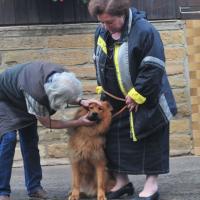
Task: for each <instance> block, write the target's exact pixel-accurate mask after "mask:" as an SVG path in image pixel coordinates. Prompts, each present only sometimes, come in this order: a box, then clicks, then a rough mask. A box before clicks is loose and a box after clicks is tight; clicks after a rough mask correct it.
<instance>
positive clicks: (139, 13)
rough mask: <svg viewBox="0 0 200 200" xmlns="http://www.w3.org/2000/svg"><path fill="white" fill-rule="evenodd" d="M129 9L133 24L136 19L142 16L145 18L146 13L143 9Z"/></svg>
mask: <svg viewBox="0 0 200 200" xmlns="http://www.w3.org/2000/svg"><path fill="white" fill-rule="evenodd" d="M130 9H131V11H132V15H133V19H132V20H133V22H132V23H133V24H135V22H136V21H137V20H139V19H142V18H144V19H146V18H147V16H146V13H145V12H144V11H138V10H137V9H136V8H134V7H131V8H130Z"/></svg>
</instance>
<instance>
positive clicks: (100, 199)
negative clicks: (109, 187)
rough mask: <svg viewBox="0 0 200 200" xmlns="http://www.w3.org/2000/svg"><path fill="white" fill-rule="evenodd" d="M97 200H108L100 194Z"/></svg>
mask: <svg viewBox="0 0 200 200" xmlns="http://www.w3.org/2000/svg"><path fill="white" fill-rule="evenodd" d="M97 200H107V198H106V196H105V194H100V195H98V196H97Z"/></svg>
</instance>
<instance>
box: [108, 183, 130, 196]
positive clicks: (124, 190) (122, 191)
mask: <svg viewBox="0 0 200 200" xmlns="http://www.w3.org/2000/svg"><path fill="white" fill-rule="evenodd" d="M133 194H134V187H133V184H132V183H128V184H127V185H125V186H124V187H122V188H120V189H119V190H117V191H114V192H112V191H110V192H108V193H107V194H106V197H107V198H108V199H119V198H120V197H122V196H125V195H126V196H131V195H133Z"/></svg>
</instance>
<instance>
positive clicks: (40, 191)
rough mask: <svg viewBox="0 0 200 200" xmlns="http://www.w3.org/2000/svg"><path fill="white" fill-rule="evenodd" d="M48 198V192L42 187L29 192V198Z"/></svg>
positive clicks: (38, 199)
mask: <svg viewBox="0 0 200 200" xmlns="http://www.w3.org/2000/svg"><path fill="white" fill-rule="evenodd" d="M47 198H48V196H47V192H46V191H45V190H44V189H42V188H40V189H38V190H36V191H35V192H33V193H31V194H29V199H32V200H40V199H47Z"/></svg>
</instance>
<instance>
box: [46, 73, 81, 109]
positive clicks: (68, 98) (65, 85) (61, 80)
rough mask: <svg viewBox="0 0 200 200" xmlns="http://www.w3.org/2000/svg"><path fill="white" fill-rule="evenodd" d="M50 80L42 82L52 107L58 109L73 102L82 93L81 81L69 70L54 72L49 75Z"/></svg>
mask: <svg viewBox="0 0 200 200" xmlns="http://www.w3.org/2000/svg"><path fill="white" fill-rule="evenodd" d="M50 79H51V81H48V82H47V83H45V84H44V89H45V92H46V94H47V96H48V99H49V103H50V106H51V108H52V109H54V110H58V109H61V108H63V107H64V106H66V105H67V103H74V102H75V100H76V99H77V98H78V97H80V96H81V95H82V85H81V82H80V81H79V80H78V79H77V78H76V77H75V75H74V74H73V73H71V72H62V73H55V74H53V75H52V76H51V77H50Z"/></svg>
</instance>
